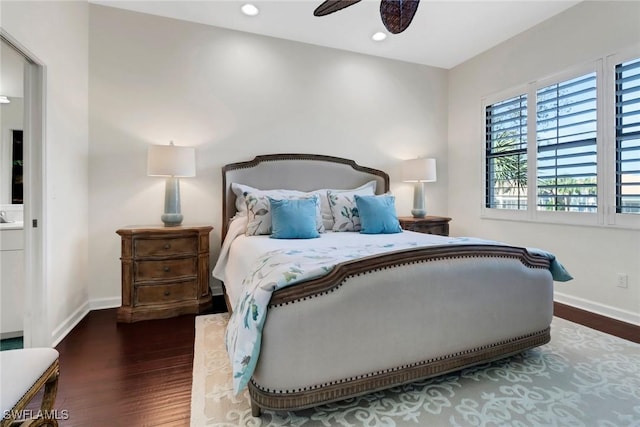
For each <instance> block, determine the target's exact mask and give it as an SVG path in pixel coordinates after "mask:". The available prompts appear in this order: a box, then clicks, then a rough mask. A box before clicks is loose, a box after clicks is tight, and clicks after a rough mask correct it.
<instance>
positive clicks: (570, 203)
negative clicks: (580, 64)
mask: <svg viewBox="0 0 640 427" xmlns="http://www.w3.org/2000/svg"><path fill="white" fill-rule="evenodd" d="M536 104H537V106H536V108H537V112H536V114H537V116H536V147H537V167H536V174H537V175H536V178H537V209H538V210H545V211H570V212H596V211H597V208H598V199H597V176H598V171H597V165H598V163H597V139H596V137H597V106H596V73H595V72H594V73H589V74H587V75H583V76H580V77H577V78H574V79H571V80H567V81H564V82H561V83H557V84H553V85H550V86H547V87H544V88H541V89H539V90H538V91H537V101H536Z"/></svg>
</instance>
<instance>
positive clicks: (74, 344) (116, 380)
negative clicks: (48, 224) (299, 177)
mask: <svg viewBox="0 0 640 427" xmlns="http://www.w3.org/2000/svg"><path fill="white" fill-rule="evenodd" d="M223 306H224V304H223V303H222V301H220V300H218V301H216V305H215V308H214V309H213V311H212V312H218V311H222V307H223ZM555 314H556V315H558V316H559V317H563V318H567V319H568V320H572V321H575V322H577V323H582V324H585V325H586V326H590V327H592V328H594V329H600V330H603V331H604V332H608V333H611V334H614V335H618V336H621V337H623V338H626V339H631V340H633V341H635V342H640V327H638V326H634V325H629V324H626V323H623V322H618V321H614V320H611V319H607V318H603V317H602V316H597V315H594V314H592V313H588V312H585V311H582V310H578V309H575V308H572V307H568V306H564V305H561V304H556V306H555ZM194 318H195V316H189V315H187V316H181V317H177V318H173V319H164V320H150V321H145V322H138V323H133V324H117V323H116V311H115V309H111V310H99V311H92V312H91V313H89V314H88V315H87V316H86V317H85V318H84V319H83V320H82V321H81V322H80V323H79V324H78V326H76V327H75V328H74V329H73V331H72V332H71V333H70V334H69V335H68V336H67V337H66V338H65V339H64V340H63V341H62V342H61V343H60V345H58V347H57V349H58V351H59V352H60V373H61V375H60V382H59V389H58V397H57V399H56V405H55V406H56V409H58V410H59V411H62V410H67V411H68V414H69V419H68V420H60V421H59V422H60V426H64V427H67V426H78V427H92V426H95V427H105V426H109V427H119V426H127V427H132V426H133V427H143V426H188V425H189V417H190V403H191V373H192V367H193V341H194V337H195V326H194ZM35 402H39V399H36V400H35V401H34V404H33V405H32V406H31V408H32V409H37V407H38V406H37V404H36V403H35Z"/></svg>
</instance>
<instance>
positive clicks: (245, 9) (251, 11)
mask: <svg viewBox="0 0 640 427" xmlns="http://www.w3.org/2000/svg"><path fill="white" fill-rule="evenodd" d="M241 10H242V13H244V14H245V15H247V16H256V15H257V14H258V13H260V11H259V10H258V8H257V7H255V6H254V5H252V4H251V3H247V4H245V5H244V6H242V7H241Z"/></svg>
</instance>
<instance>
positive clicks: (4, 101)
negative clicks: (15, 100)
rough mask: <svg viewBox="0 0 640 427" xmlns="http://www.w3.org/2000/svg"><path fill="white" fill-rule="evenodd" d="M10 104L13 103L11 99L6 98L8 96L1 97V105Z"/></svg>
mask: <svg viewBox="0 0 640 427" xmlns="http://www.w3.org/2000/svg"><path fill="white" fill-rule="evenodd" d="M10 102H11V101H10V100H9V98H7V97H6V96H4V95H0V104H8V103H10Z"/></svg>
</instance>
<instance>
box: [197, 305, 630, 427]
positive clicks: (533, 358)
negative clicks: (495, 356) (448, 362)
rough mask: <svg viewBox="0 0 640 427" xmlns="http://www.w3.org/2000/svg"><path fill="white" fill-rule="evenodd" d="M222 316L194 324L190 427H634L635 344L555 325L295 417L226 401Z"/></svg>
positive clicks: (243, 400)
mask: <svg viewBox="0 0 640 427" xmlns="http://www.w3.org/2000/svg"><path fill="white" fill-rule="evenodd" d="M227 320H228V316H227V314H226V313H224V314H214V315H208V316H199V317H197V318H196V342H195V354H194V368H193V390H192V401H191V425H192V426H193V427H196V426H205V425H206V426H225V427H227V426H256V427H258V426H262V427H267V426H269V427H270V426H300V427H308V426H323V427H328V426H367V427H375V426H384V427H395V426H403V427H404V426H414V427H416V426H429V427H439V426H454V427H455V426H460V427H463V426H464V427H468V426H523V427H524V426H585V427H590V426H599V427H622V426H629V427H631V426H636V427H638V426H640V344H635V343H632V342H630V341H626V340H623V339H620V338H617V337H614V336H611V335H607V334H604V333H602V332H598V331H595V330H593V329H589V328H586V327H584V326H581V325H578V324H575V323H572V322H568V321H566V320H563V319H559V318H554V320H553V323H552V326H551V342H550V343H549V344H547V345H544V346H542V347H538V348H535V349H532V350H529V351H527V352H525V353H522V354H520V355H517V356H513V357H510V358H507V359H503V360H501V361H497V362H493V363H490V364H485V365H481V366H476V367H474V368H470V369H465V370H463V371H460V372H456V373H453V374H448V375H445V376H442V377H438V378H434V379H430V380H426V381H421V382H416V383H413V384H410V385H406V386H402V387H395V388H392V389H389V390H385V391H381V392H378V393H372V394H369V395H366V396H361V397H358V398H354V399H349V400H345V401H342V402H337V403H334V404H330V405H324V406H319V407H317V408H312V409H307V410H304V411H298V412H295V413H293V412H272V411H263V413H262V416H261V418H253V417H252V416H251V409H250V404H249V397H248V393H247V392H246V391H245V393H244V394H242V395H240V396H238V397H235V396H233V392H232V383H231V369H230V366H229V360H228V357H227V353H226V351H225V348H224V331H225V327H226V324H227Z"/></svg>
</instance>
